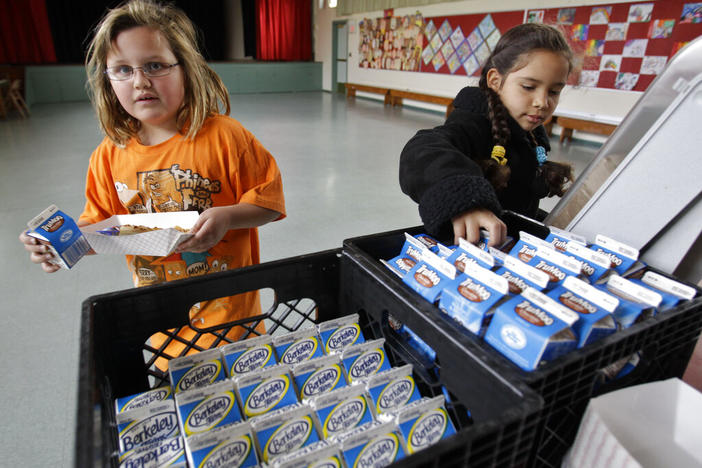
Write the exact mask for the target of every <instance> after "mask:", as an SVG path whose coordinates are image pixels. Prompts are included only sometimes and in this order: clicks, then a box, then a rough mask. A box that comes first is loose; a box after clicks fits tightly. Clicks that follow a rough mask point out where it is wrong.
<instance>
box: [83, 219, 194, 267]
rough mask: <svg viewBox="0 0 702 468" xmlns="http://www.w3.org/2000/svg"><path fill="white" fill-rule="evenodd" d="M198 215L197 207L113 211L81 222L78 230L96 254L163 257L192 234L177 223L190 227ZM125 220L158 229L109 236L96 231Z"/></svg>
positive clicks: (121, 224) (120, 224) (125, 222)
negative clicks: (91, 221) (99, 218)
mask: <svg viewBox="0 0 702 468" xmlns="http://www.w3.org/2000/svg"><path fill="white" fill-rule="evenodd" d="M199 216H200V215H199V214H198V212H197V211H177V212H169V213H144V214H131V215H115V216H111V217H109V218H107V219H105V220H103V221H100V222H99V223H95V224H90V225H88V226H83V227H82V228H81V231H82V232H83V235H84V236H85V238H86V239H87V240H88V243H89V244H90V246H91V247H92V248H93V250H94V251H95V253H98V254H121V255H153V256H156V257H165V256H166V255H169V254H170V253H172V252H173V250H175V248H176V247H177V246H178V244H180V243H181V242H184V241H185V240H186V239H189V238H190V237H192V234H188V233H185V232H181V231H179V230H177V229H174V228H175V227H176V226H178V227H181V228H183V229H190V228H191V227H192V226H193V225H194V224H195V221H196V220H197V218H198V217H199ZM125 224H131V225H135V226H147V227H151V228H160V229H158V230H156V231H149V232H143V233H141V234H130V235H127V236H110V235H105V234H99V233H98V231H101V230H104V229H109V228H111V227H114V226H123V225H125Z"/></svg>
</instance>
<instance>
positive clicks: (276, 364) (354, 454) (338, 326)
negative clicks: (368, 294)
mask: <svg viewBox="0 0 702 468" xmlns="http://www.w3.org/2000/svg"><path fill="white" fill-rule="evenodd" d="M169 378H170V385H168V386H162V387H159V388H155V389H152V390H149V391H146V392H143V393H139V394H136V395H129V396H124V397H120V398H117V399H116V400H115V402H114V404H115V412H116V422H117V430H118V436H119V441H118V442H119V451H120V453H119V460H120V467H125V468H126V467H137V466H138V467H161V466H169V467H171V466H176V467H201V466H203V467H209V466H227V467H239V466H241V467H245V466H259V465H261V466H271V467H293V466H294V467H299V466H308V465H310V464H313V463H316V462H319V461H320V460H326V461H328V462H329V463H331V464H330V466H339V467H343V466H360V465H357V463H361V464H364V463H369V462H372V463H371V465H372V466H384V464H388V463H392V462H394V461H395V460H399V459H400V458H402V457H404V456H406V455H407V454H410V453H412V452H413V451H416V450H419V449H421V448H424V447H425V446H428V445H430V444H433V443H435V442H437V441H438V440H440V439H442V438H443V437H448V436H450V435H451V434H453V433H454V432H455V429H454V428H453V425H452V424H451V422H450V420H448V418H446V420H445V421H443V422H442V424H438V423H437V424H435V423H434V422H432V421H434V420H435V417H434V416H433V415H432V416H431V417H430V416H429V412H430V411H433V412H434V413H437V414H439V413H440V414H442V415H445V414H446V410H445V408H444V397H443V396H441V397H439V398H438V399H434V400H435V401H434V400H432V401H434V403H435V404H432V406H431V408H429V407H427V408H424V406H422V408H423V409H422V411H424V412H426V413H427V415H426V417H425V416H424V413H423V412H422V411H420V413H421V414H420V413H417V414H415V413H416V412H417V411H415V413H412V414H413V415H414V416H413V417H414V418H415V419H416V420H417V421H419V420H420V419H421V420H422V421H424V419H426V421H425V422H422V423H421V424H415V425H417V427H418V428H419V429H415V430H414V432H412V431H410V432H407V431H408V430H407V428H404V429H403V426H402V424H406V421H407V418H404V417H402V418H400V417H399V416H398V415H400V412H401V410H402V409H403V408H404V407H409V406H412V405H414V404H415V403H417V402H422V401H424V399H423V398H422V396H421V395H420V393H419V390H418V389H417V386H416V384H415V381H414V378H413V373H412V366H411V365H409V364H407V365H403V366H399V367H392V366H391V365H390V362H389V360H388V357H387V354H386V351H385V340H384V339H377V340H367V339H366V337H365V336H364V335H363V332H362V330H361V328H360V326H359V323H358V315H356V314H353V315H350V316H346V317H341V318H339V319H335V320H331V321H328V322H323V323H321V324H319V325H318V326H316V327H311V328H305V329H301V330H298V331H296V332H292V333H289V334H287V335H281V336H275V337H271V336H261V337H256V338H252V339H248V340H243V341H240V342H237V343H232V344H229V345H226V346H224V347H221V348H216V349H210V350H206V351H202V352H200V353H196V354H193V355H189V356H185V357H181V358H176V359H173V360H171V361H170V364H169ZM439 400H440V401H439ZM413 407H414V406H413ZM442 411H443V413H442ZM402 414H405V413H402ZM423 417H424V419H422V418H423ZM417 418H419V419H417ZM427 418H429V419H427ZM449 429H450V430H449ZM430 431H433V432H431V433H430ZM420 433H421V434H422V435H421V436H420V435H419V434H420ZM413 434H414V435H413ZM371 465H368V466H371ZM363 466H365V465H363Z"/></svg>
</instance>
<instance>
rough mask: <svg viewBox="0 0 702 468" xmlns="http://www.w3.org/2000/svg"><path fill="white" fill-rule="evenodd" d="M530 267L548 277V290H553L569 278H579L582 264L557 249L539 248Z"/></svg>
mask: <svg viewBox="0 0 702 468" xmlns="http://www.w3.org/2000/svg"><path fill="white" fill-rule="evenodd" d="M528 263H529V265H531V266H533V267H534V268H536V269H537V270H541V271H543V272H544V273H546V274H547V275H548V284H547V285H546V290H549V289H553V288H555V287H556V286H558V285H560V284H562V283H563V281H564V280H565V279H566V277H567V276H578V275H579V274H580V271H581V269H582V262H580V261H579V260H575V259H574V258H571V257H569V256H567V255H565V254H562V253H560V252H558V251H557V250H556V249H550V248H543V247H541V246H539V247H537V249H536V255H534V257H532V259H531V260H529V262H528Z"/></svg>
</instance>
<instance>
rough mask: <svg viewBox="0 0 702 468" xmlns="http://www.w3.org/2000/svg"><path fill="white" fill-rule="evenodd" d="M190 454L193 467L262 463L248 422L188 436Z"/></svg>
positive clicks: (242, 465)
mask: <svg viewBox="0 0 702 468" xmlns="http://www.w3.org/2000/svg"><path fill="white" fill-rule="evenodd" d="M186 455H187V458H188V463H189V465H190V466H191V467H203V468H205V467H210V466H212V467H214V466H221V467H225V466H226V467H241V468H244V467H248V466H258V455H257V453H256V445H255V440H254V437H253V432H252V430H251V425H250V424H249V423H248V422H240V423H237V424H233V425H229V426H225V427H219V428H217V429H213V430H211V431H209V432H205V433H202V434H198V435H194V436H190V437H188V439H187V449H186Z"/></svg>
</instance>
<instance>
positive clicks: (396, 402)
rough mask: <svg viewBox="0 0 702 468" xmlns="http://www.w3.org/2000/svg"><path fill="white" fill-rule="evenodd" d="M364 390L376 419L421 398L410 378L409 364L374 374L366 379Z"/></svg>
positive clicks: (410, 367) (411, 377)
mask: <svg viewBox="0 0 702 468" xmlns="http://www.w3.org/2000/svg"><path fill="white" fill-rule="evenodd" d="M366 389H367V390H368V394H369V395H370V397H371V400H372V402H373V404H374V407H375V414H377V415H378V417H382V415H383V414H386V413H389V412H391V411H394V410H396V409H398V408H401V407H402V406H405V405H407V404H409V403H412V402H413V401H416V400H419V399H420V398H421V395H420V394H419V390H418V389H417V386H416V385H415V382H414V377H413V376H412V365H411V364H405V365H404V366H401V367H394V368H392V369H390V370H386V371H384V372H380V373H378V374H375V375H374V376H372V377H370V378H369V379H368V382H367V384H366Z"/></svg>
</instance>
